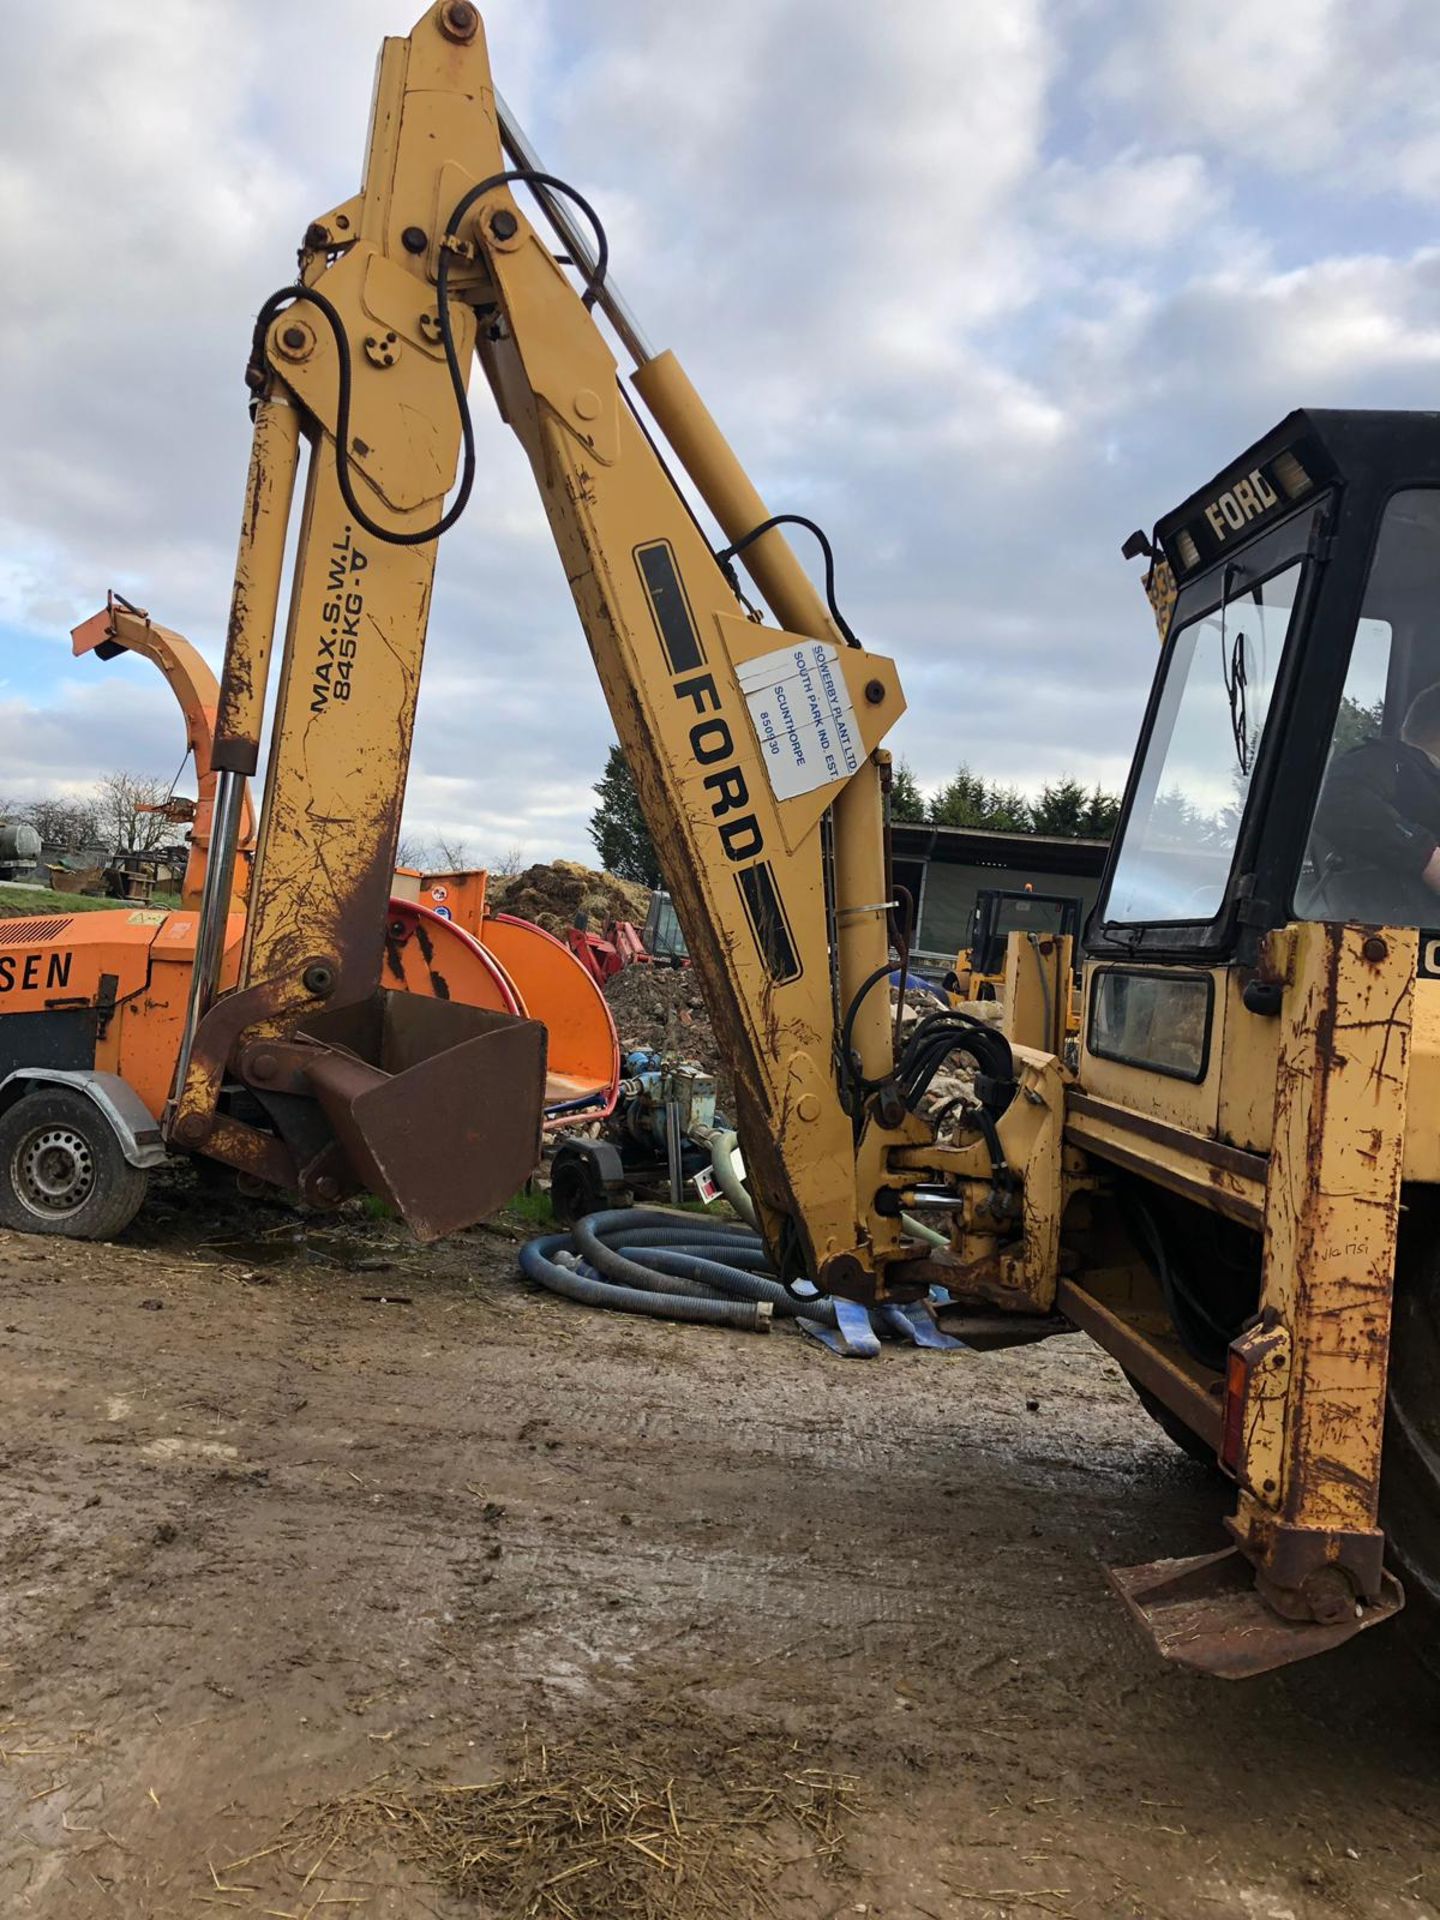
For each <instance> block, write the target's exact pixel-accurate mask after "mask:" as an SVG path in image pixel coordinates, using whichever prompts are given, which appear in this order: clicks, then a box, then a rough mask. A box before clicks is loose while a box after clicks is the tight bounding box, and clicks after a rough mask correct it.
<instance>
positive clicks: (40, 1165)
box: [11, 1126, 95, 1220]
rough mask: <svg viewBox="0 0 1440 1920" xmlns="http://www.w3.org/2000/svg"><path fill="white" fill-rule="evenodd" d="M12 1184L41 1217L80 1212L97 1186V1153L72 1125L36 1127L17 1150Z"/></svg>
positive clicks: (58, 1216) (24, 1202)
mask: <svg viewBox="0 0 1440 1920" xmlns="http://www.w3.org/2000/svg"><path fill="white" fill-rule="evenodd" d="M11 1185H12V1186H13V1187H14V1189H15V1193H16V1195H17V1196H18V1198H19V1200H20V1202H21V1204H22V1205H23V1206H24V1207H26V1208H28V1210H29V1211H30V1212H31V1213H33V1214H36V1215H38V1216H39V1217H40V1218H41V1219H45V1220H54V1219H57V1218H61V1217H63V1216H64V1215H66V1214H71V1213H77V1212H78V1211H79V1209H80V1208H81V1207H83V1206H84V1204H85V1202H86V1201H87V1200H88V1199H89V1198H90V1195H91V1193H92V1192H93V1191H94V1187H95V1155H94V1153H93V1152H92V1151H91V1148H90V1143H89V1142H88V1141H87V1140H86V1139H85V1137H84V1135H83V1134H81V1133H78V1132H77V1131H76V1130H75V1128H73V1127H66V1126H44V1127H36V1128H35V1129H34V1130H33V1132H31V1133H27V1134H26V1135H25V1136H24V1138H23V1139H22V1140H21V1141H20V1144H19V1145H18V1146H17V1147H16V1149H15V1155H14V1159H13V1161H12V1163H11Z"/></svg>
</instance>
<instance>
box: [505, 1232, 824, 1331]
mask: <svg viewBox="0 0 1440 1920" xmlns="http://www.w3.org/2000/svg"><path fill="white" fill-rule="evenodd" d="M520 1267H521V1270H522V1272H524V1273H525V1274H526V1275H528V1277H529V1278H530V1279H532V1280H535V1281H538V1282H539V1284H540V1285H541V1286H542V1287H548V1288H549V1289H550V1291H551V1292H552V1293H561V1294H564V1295H565V1296H566V1298H567V1299H570V1300H579V1301H582V1302H583V1303H584V1304H585V1305H586V1306H592V1307H613V1308H615V1309H617V1310H618V1311H620V1312H621V1313H642V1314H648V1315H650V1316H651V1317H652V1318H654V1319H657V1320H687V1321H694V1322H697V1323H700V1324H702V1325H708V1326H717V1327H739V1328H743V1329H745V1330H746V1331H748V1332H754V1333H767V1332H768V1331H769V1329H770V1322H771V1319H772V1318H773V1316H774V1315H775V1314H777V1313H779V1314H788V1315H791V1316H795V1317H803V1318H805V1319H807V1320H818V1321H820V1322H821V1323H822V1324H823V1325H825V1326H834V1324H835V1308H834V1306H833V1305H832V1303H831V1302H830V1301H828V1300H822V1299H819V1298H816V1299H815V1300H813V1301H811V1300H796V1299H794V1298H793V1297H792V1296H791V1295H790V1294H788V1293H787V1292H786V1291H785V1289H784V1287H782V1286H781V1284H780V1282H779V1281H778V1280H777V1279H775V1277H774V1276H773V1274H772V1273H771V1272H770V1271H769V1260H768V1258H767V1256H766V1253H765V1247H764V1244H763V1242H762V1241H761V1239H760V1236H759V1234H758V1233H756V1232H755V1231H754V1230H753V1228H750V1227H746V1226H741V1225H730V1224H727V1223H725V1222H722V1221H716V1220H710V1219H706V1218H705V1217H703V1216H701V1215H694V1214H684V1213H667V1212H665V1211H663V1210H662V1209H660V1208H658V1207H625V1208H621V1209H618V1210H615V1211H612V1212H608V1213H592V1214H589V1215H587V1216H586V1218H585V1219H583V1220H578V1221H577V1222H576V1223H575V1225H574V1227H573V1228H572V1229H571V1231H570V1232H569V1233H552V1234H546V1235H545V1236H544V1238H543V1239H539V1240H531V1241H529V1242H528V1243H527V1244H526V1245H525V1246H523V1247H522V1248H521V1249H520Z"/></svg>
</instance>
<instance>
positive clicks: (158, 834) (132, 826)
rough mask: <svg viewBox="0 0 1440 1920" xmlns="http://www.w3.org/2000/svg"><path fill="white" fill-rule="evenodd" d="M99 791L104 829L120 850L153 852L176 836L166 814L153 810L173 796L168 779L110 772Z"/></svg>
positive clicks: (105, 836) (113, 844)
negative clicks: (154, 778)
mask: <svg viewBox="0 0 1440 1920" xmlns="http://www.w3.org/2000/svg"><path fill="white" fill-rule="evenodd" d="M97 791H98V796H99V798H98V810H99V815H100V823H101V832H102V835H103V836H104V838H105V839H106V840H107V841H108V842H109V844H110V846H111V847H113V848H114V850H115V851H116V852H117V853H150V852H152V851H153V850H154V849H155V848H156V847H160V846H164V845H165V844H166V843H167V842H168V841H169V840H170V839H171V838H172V837H173V834H174V827H173V825H172V824H171V822H170V821H169V820H167V819H166V817H165V815H164V814H163V813H160V812H154V813H152V812H150V811H149V809H150V808H152V807H162V806H163V805H164V803H165V801H166V800H167V799H168V798H169V794H170V788H169V785H168V783H167V782H166V781H164V780H153V779H150V778H149V777H148V776H147V775H145V774H143V773H123V772H121V773H107V774H106V776H105V778H104V779H103V780H102V781H101V782H100V783H99V787H98V789H97Z"/></svg>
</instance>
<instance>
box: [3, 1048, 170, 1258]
mask: <svg viewBox="0 0 1440 1920" xmlns="http://www.w3.org/2000/svg"><path fill="white" fill-rule="evenodd" d="M148 1185H149V1175H148V1173H147V1172H146V1171H145V1169H144V1168H143V1167H132V1166H131V1164H130V1162H129V1161H128V1160H127V1159H126V1158H125V1155H124V1153H123V1151H122V1150H121V1146H120V1142H119V1140H118V1139H117V1138H116V1137H115V1130H114V1128H113V1127H112V1126H111V1125H110V1122H109V1121H108V1120H107V1119H106V1118H105V1116H104V1114H103V1113H102V1112H101V1111H100V1109H99V1108H98V1107H97V1106H96V1105H95V1102H94V1101H93V1100H91V1099H89V1098H88V1097H87V1096H86V1095H85V1094H83V1093H77V1092H76V1091H75V1090H74V1088H72V1087H47V1086H45V1085H44V1084H43V1083H42V1084H41V1085H39V1086H38V1087H37V1088H36V1090H35V1091H34V1092H33V1093H27V1094H25V1095H24V1096H23V1097H22V1098H21V1099H19V1100H17V1101H16V1102H15V1104H14V1106H12V1107H9V1108H7V1109H6V1111H5V1112H4V1113H3V1114H0V1226H6V1227H9V1228H11V1230H12V1231H14V1232H16V1233H60V1234H64V1235H66V1236H67V1237H68V1238H69V1239H72V1240H112V1239H114V1237H115V1235H116V1234H117V1233H121V1232H123V1231H124V1229H125V1228H126V1227H128V1226H129V1224H130V1222H131V1221H132V1220H133V1219H134V1218H135V1215H136V1214H137V1213H138V1212H139V1211H140V1204H141V1202H142V1201H143V1200H144V1198H145V1190H146V1188H147V1186H148Z"/></svg>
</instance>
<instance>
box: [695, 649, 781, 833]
mask: <svg viewBox="0 0 1440 1920" xmlns="http://www.w3.org/2000/svg"><path fill="white" fill-rule="evenodd" d="M675 698H676V699H677V700H688V701H689V702H690V704H691V706H692V707H694V709H695V711H696V713H698V714H700V715H701V716H702V717H701V718H700V719H699V720H697V721H696V723H695V725H694V726H693V727H691V729H690V751H691V753H693V754H694V756H695V758H696V759H697V760H698V761H699V762H700V765H701V766H702V767H713V768H714V769H715V771H714V772H713V773H707V774H706V776H705V779H704V781H703V783H702V784H703V785H704V788H705V790H706V792H707V793H708V794H710V796H711V800H710V813H711V816H712V818H714V819H715V820H716V821H717V822H718V823H719V832H720V844H721V846H722V847H723V848H724V849H725V857H726V859H727V860H733V861H736V862H737V863H738V862H739V861H742V860H753V859H755V858H756V857H757V855H758V854H760V853H761V852H762V851H763V850H764V846H765V836H764V834H763V833H762V832H761V831H760V822H759V821H758V820H757V819H756V818H755V815H754V814H753V813H742V812H741V811H740V809H741V808H742V807H748V806H749V804H750V790H749V788H748V787H747V786H746V784H745V775H744V774H743V773H742V772H741V770H740V768H739V767H738V766H737V765H735V764H734V758H735V739H734V736H733V735H732V733H731V732H730V724H729V722H728V721H727V720H726V719H725V716H724V715H723V714H722V713H721V711H720V695H719V693H718V692H717V691H716V688H715V682H714V680H713V679H712V678H711V676H710V675H709V674H708V673H695V674H691V675H690V676H689V678H688V679H685V680H677V681H676V682H675ZM722 762H726V763H729V764H721V763H722Z"/></svg>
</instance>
